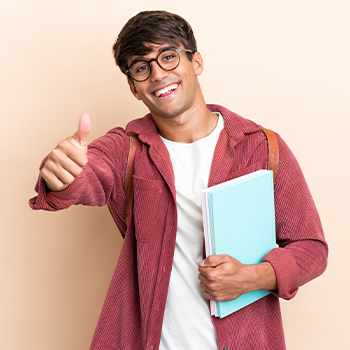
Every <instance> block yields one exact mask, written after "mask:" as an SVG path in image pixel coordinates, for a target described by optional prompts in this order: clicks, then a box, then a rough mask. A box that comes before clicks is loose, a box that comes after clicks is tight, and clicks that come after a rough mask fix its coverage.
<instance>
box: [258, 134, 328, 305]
mask: <svg viewBox="0 0 350 350" xmlns="http://www.w3.org/2000/svg"><path fill="white" fill-rule="evenodd" d="M277 138H278V145H279V152H280V161H279V169H278V174H277V180H276V185H275V213H276V238H277V244H278V248H276V249H273V250H271V251H270V252H269V253H268V254H266V255H265V257H264V258H263V261H267V262H269V263H270V264H271V265H272V267H273V268H274V271H275V275H276V279H277V287H278V290H277V291H274V292H273V293H274V294H275V295H276V296H278V297H281V298H283V299H291V298H293V297H294V296H295V295H296V293H297V291H298V289H299V287H300V286H302V285H303V284H305V283H307V282H308V281H310V280H312V279H314V278H316V277H317V276H319V275H320V274H322V273H323V272H324V270H325V269H326V266H327V256H328V246H327V243H326V241H325V237H324V233H323V229H322V225H321V221H320V217H319V215H318V212H317V209H316V206H315V203H314V201H313V199H312V196H311V193H310V190H309V188H308V186H307V183H306V181H305V178H304V176H303V173H302V171H301V169H300V166H299V164H298V162H297V160H296V158H295V157H294V155H293V153H292V152H291V150H290V149H289V148H288V146H287V144H286V143H285V142H284V141H283V139H282V138H281V137H280V136H279V135H277Z"/></svg>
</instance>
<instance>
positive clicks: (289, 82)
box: [0, 0, 350, 350]
mask: <svg viewBox="0 0 350 350" xmlns="http://www.w3.org/2000/svg"><path fill="white" fill-rule="evenodd" d="M145 3H146V4H147V8H164V1H146V2H145V1H140V0H133V1H125V2H124V1H112V0H105V1H92V0H60V1H52V0H42V1H40V0H32V1H24V0H8V1H4V0H1V1H0V35H1V46H0V50H1V56H0V69H1V77H0V88H1V91H0V99H1V106H0V108H1V110H0V115H1V129H0V130H1V138H0V142H1V144H0V150H1V153H0V156H1V172H0V174H1V182H0V183H1V204H0V205H1V208H0V215H1V228H0V230H1V244H0V264H1V270H0V274H1V278H0V284H1V286H0V327H1V331H0V348H1V349H2V350H22V349H26V350H47V349H49V350H62V349H64V350H83V349H88V347H89V344H90V340H91V337H92V334H93V331H94V328H95V325H96V322H97V318H98V316H99V312H100V309H101V306H102V302H103V300H104V296H105V293H106V290H107V287H108V284H109V280H110V278H111V274H112V272H113V270H114V266H115V263H116V261H117V258H118V253H119V250H120V246H121V244H122V240H121V238H120V236H119V233H118V232H117V230H116V228H115V226H114V224H113V222H112V219H111V217H110V216H109V214H108V211H107V209H106V208H85V207H74V208H71V209H69V210H67V211H63V212H59V213H47V212H40V211H39V212H34V211H31V210H30V209H29V207H28V205H27V201H28V199H29V198H30V197H31V196H33V195H34V190H33V188H34V184H35V181H36V178H37V175H38V167H39V164H40V161H41V159H42V158H43V157H44V156H45V155H46V154H47V153H48V152H50V150H51V149H52V148H53V147H54V146H56V144H57V143H58V141H59V140H60V139H62V138H65V137H66V136H69V135H71V134H73V133H74V132H75V130H76V127H77V122H78V118H79V115H80V114H82V113H89V114H90V116H91V118H92V133H91V140H92V139H94V138H96V137H97V136H99V135H101V134H103V133H105V132H106V131H107V130H108V129H110V128H112V127H114V126H117V125H121V126H125V124H126V123H127V121H128V120H130V119H132V118H135V117H139V116H141V115H143V114H145V113H146V110H145V108H144V107H143V106H142V104H141V103H139V102H137V101H136V100H135V99H134V97H133V96H132V95H131V94H130V92H129V90H128V87H127V84H126V81H125V78H124V76H123V75H122V74H121V73H120V72H119V69H118V68H116V67H115V64H114V61H113V57H112V54H111V46H112V45H113V43H114V40H115V38H116V36H117V35H118V33H119V31H120V29H121V27H122V26H123V25H124V23H125V22H126V21H127V19H129V18H130V17H131V16H132V15H134V14H136V13H137V12H139V11H140V10H144V9H146V7H145V5H144V4H145ZM166 4H167V7H166V9H167V10H169V11H173V12H177V13H179V14H180V15H182V16H184V17H185V18H186V19H187V20H188V21H189V22H190V23H191V24H192V26H193V28H194V31H195V34H196V37H197V41H198V48H199V51H200V52H201V53H202V55H203V57H204V62H205V72H204V74H203V75H202V76H201V77H200V82H201V86H202V88H203V92H204V95H205V98H206V100H207V102H208V103H220V104H223V105H225V106H226V107H228V108H230V109H232V110H234V111H236V112H237V113H239V114H241V115H243V116H245V117H247V118H250V119H253V120H255V121H256V122H258V123H260V124H262V125H264V126H266V127H269V128H272V129H274V130H277V131H278V132H279V133H280V134H281V135H282V136H283V137H284V139H285V140H286V141H287V142H288V144H289V146H290V147H291V148H292V150H293V151H294V153H295V155H296V156H297V158H298V160H299V162H300V164H301V166H302V168H303V170H304V173H305V176H306V179H307V180H308V183H309V186H310V189H311V191H312V193H313V196H314V199H315V202H316V204H317V207H318V209H319V212H320V215H321V219H322V222H323V225H324V229H325V233H326V237H327V239H328V242H329V245H330V257H329V267H328V270H327V271H326V273H325V274H324V275H323V276H321V277H320V278H318V279H316V280H315V281H313V282H311V283H309V284H308V285H306V286H304V287H302V288H301V289H300V291H299V293H298V295H297V296H296V298H295V299H294V300H292V301H290V302H285V301H282V307H283V318H284V325H285V333H286V340H287V345H288V349H289V350H304V349H306V350H312V349H315V350H316V349H317V350H322V349H327V350H328V349H337V350H339V349H348V347H347V344H348V329H349V324H350V322H349V321H350V317H349V314H350V308H349V295H348V294H349V293H348V292H349V290H350V288H349V287H350V284H349V272H348V271H349V262H348V261H349V259H348V252H349V243H350V232H349V224H348V222H349V221H348V215H349V195H350V192H349V182H348V179H349V170H350V169H349V168H350V166H349V146H348V137H347V136H346V134H347V133H348V129H349V126H350V122H349V109H350V102H349V101H350V99H349V81H350V72H349V62H350V48H349V43H350V37H349V36H350V24H349V23H350V22H349V11H350V6H349V1H348V0H343V1H340V0H333V1H324V0H294V1H283V0H280V1H278V0H275V1H270V0H265V1H261V0H245V1H243V0H239V1H235V0H233V1H220V0H216V1H214V2H213V1H203V0H202V1H196V0H193V1H191V2H190V1H188V0H176V1H173V5H172V6H170V5H169V6H168V4H169V2H166ZM227 62H229V63H227Z"/></svg>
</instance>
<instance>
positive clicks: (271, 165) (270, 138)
mask: <svg viewBox="0 0 350 350" xmlns="http://www.w3.org/2000/svg"><path fill="white" fill-rule="evenodd" d="M260 127H261V128H262V130H263V132H264V134H265V136H266V139H267V147H268V158H267V169H268V170H272V171H273V184H274V185H275V184H276V179H277V172H278V164H279V149H278V141H277V137H276V134H275V133H274V132H273V131H272V130H269V129H265V128H264V127H263V126H261V125H260Z"/></svg>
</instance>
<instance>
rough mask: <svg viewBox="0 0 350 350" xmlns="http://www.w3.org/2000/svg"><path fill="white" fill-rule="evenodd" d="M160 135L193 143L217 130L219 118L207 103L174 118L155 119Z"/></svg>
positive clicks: (168, 138) (176, 140) (175, 140)
mask: <svg viewBox="0 0 350 350" xmlns="http://www.w3.org/2000/svg"><path fill="white" fill-rule="evenodd" d="M154 121H155V123H156V124H157V126H158V131H159V134H160V135H161V136H162V137H164V138H165V139H167V140H170V141H174V142H180V143H192V142H195V141H197V140H199V139H202V138H203V137H206V136H208V135H209V134H211V133H212V131H213V130H214V129H215V127H216V125H217V122H218V116H217V115H216V114H214V113H212V112H210V111H209V110H208V109H207V107H206V105H205V103H203V104H199V105H197V106H193V108H191V109H190V110H188V111H186V112H185V113H182V114H181V115H179V116H176V117H173V118H169V119H166V118H157V117H155V118H154Z"/></svg>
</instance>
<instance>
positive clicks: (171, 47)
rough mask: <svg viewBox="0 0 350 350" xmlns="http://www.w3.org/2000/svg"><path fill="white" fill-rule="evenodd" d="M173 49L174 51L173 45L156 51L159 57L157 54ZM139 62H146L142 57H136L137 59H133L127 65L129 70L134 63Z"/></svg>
mask: <svg viewBox="0 0 350 350" xmlns="http://www.w3.org/2000/svg"><path fill="white" fill-rule="evenodd" d="M174 49H175V47H174V46H173V45H170V46H163V47H160V48H159V49H158V52H157V54H158V55H159V54H160V53H161V52H163V51H166V50H174ZM139 61H146V62H147V60H146V59H145V57H144V56H137V57H135V58H134V59H133V60H132V61H131V63H130V65H129V68H130V67H131V66H132V65H133V64H134V63H136V62H139Z"/></svg>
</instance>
